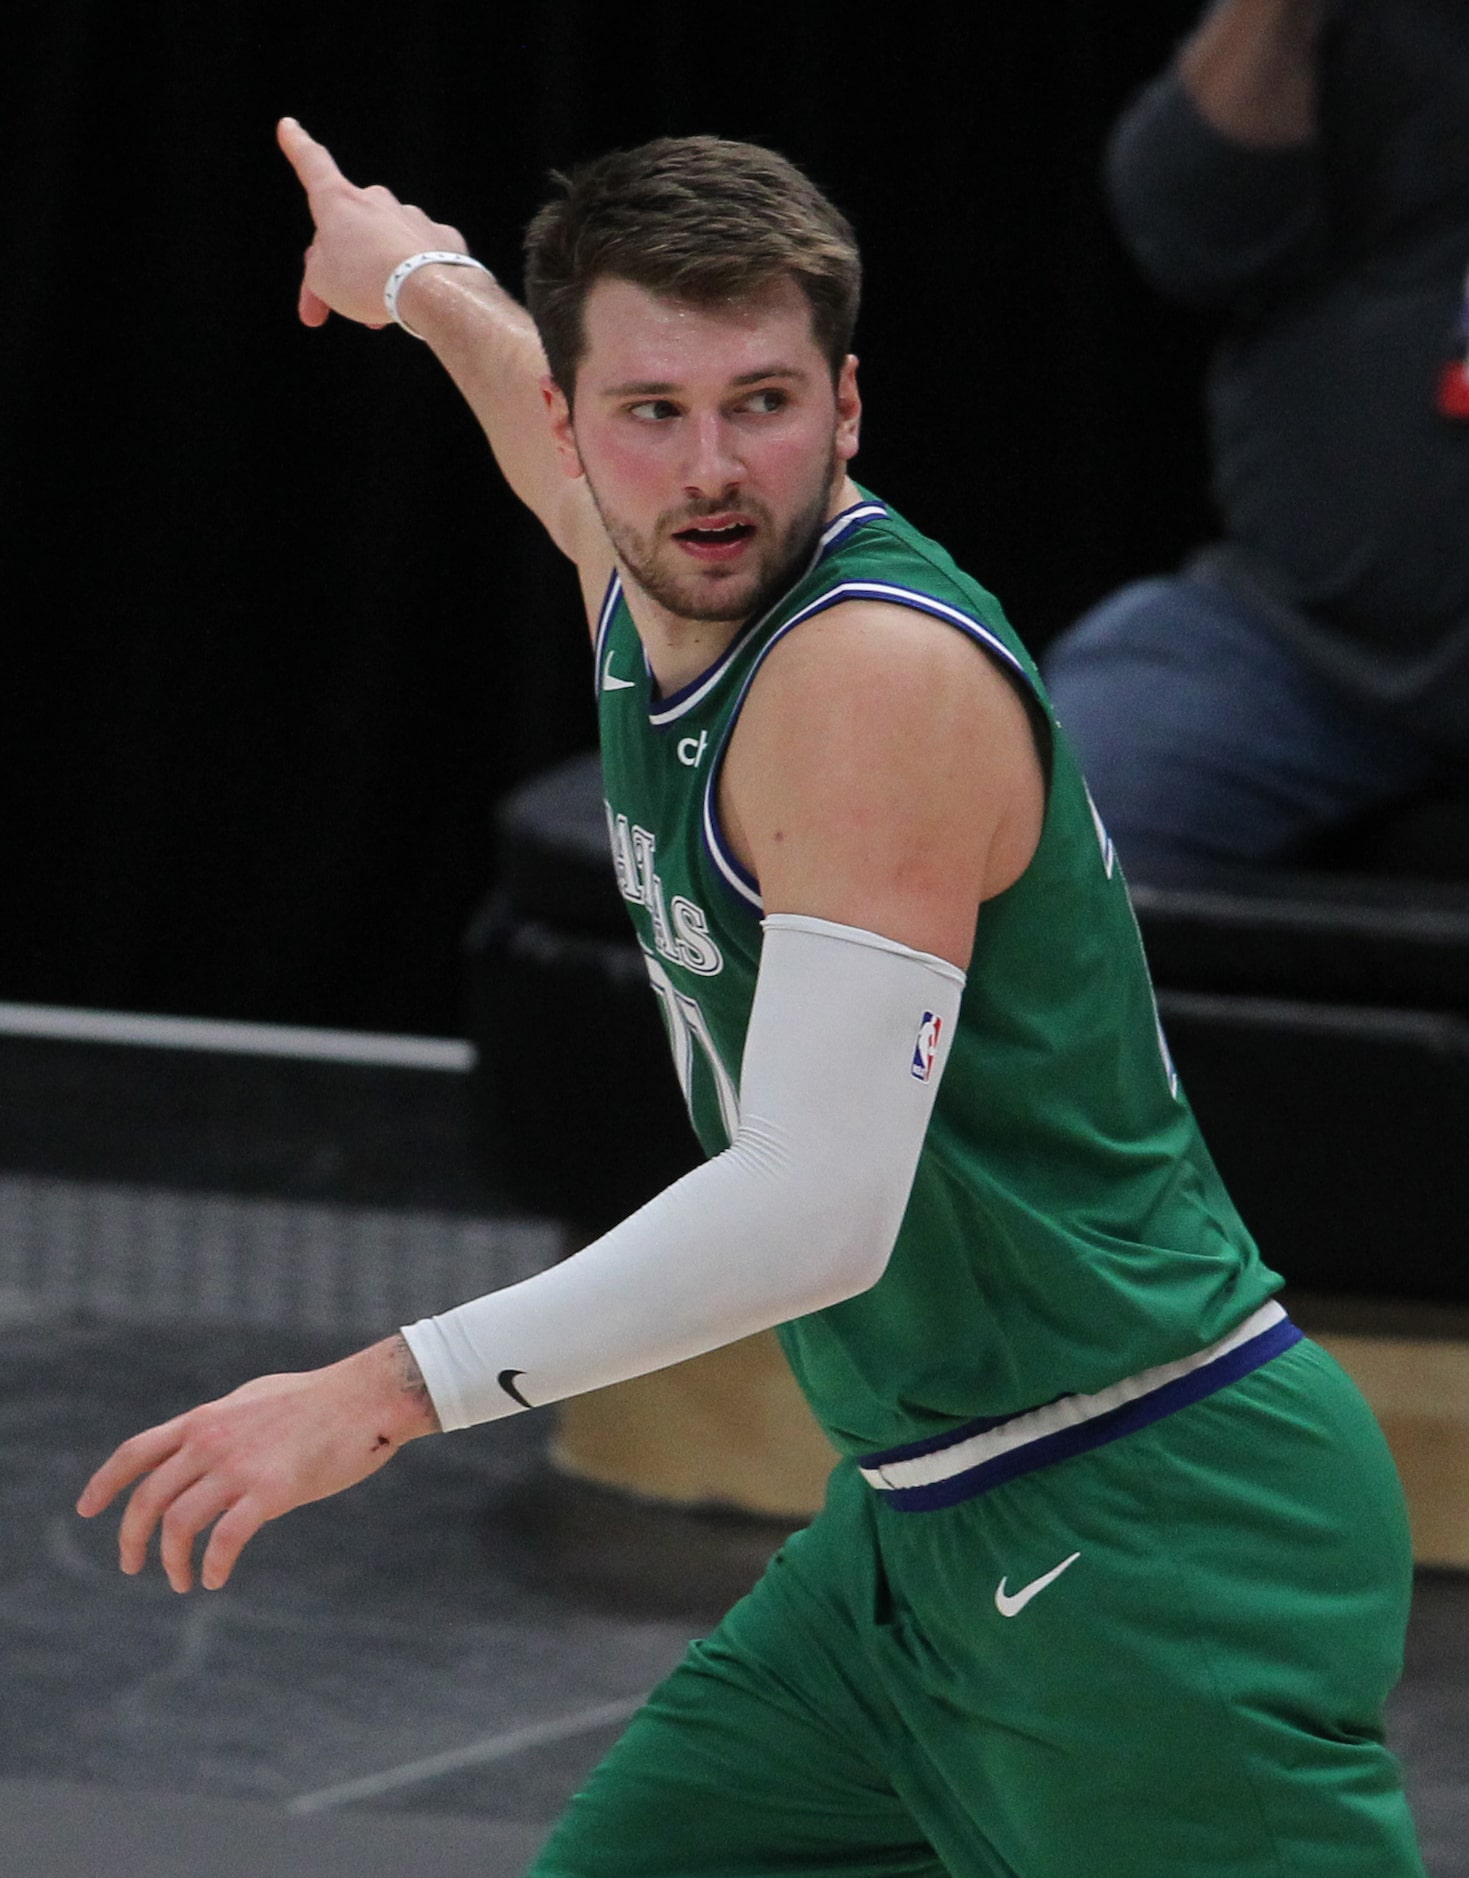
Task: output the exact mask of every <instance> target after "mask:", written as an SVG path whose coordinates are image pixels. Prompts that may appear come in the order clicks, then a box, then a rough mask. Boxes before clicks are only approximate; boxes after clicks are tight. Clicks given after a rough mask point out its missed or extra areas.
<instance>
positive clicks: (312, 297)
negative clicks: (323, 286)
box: [296, 253, 332, 326]
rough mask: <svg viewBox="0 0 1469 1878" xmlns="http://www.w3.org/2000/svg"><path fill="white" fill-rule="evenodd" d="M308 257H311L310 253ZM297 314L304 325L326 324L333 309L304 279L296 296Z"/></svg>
mask: <svg viewBox="0 0 1469 1878" xmlns="http://www.w3.org/2000/svg"><path fill="white" fill-rule="evenodd" d="M307 259H308V260H309V259H310V255H309V253H308V256H307ZM296 314H297V317H298V318H299V319H300V321H301V324H302V325H303V326H325V325H326V323H327V321H328V320H329V319H330V318H331V314H332V310H331V308H330V307H329V306H328V305H327V303H326V301H325V300H323V299H322V297H321V295H320V294H317V293H313V292H312V291H311V289H310V288H309V287H308V286H307V285H306V282H305V281H304V280H303V281H302V282H301V291H300V293H298V294H297V296H296Z"/></svg>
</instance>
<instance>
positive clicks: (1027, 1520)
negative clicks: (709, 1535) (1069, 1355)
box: [535, 1342, 1423, 1878]
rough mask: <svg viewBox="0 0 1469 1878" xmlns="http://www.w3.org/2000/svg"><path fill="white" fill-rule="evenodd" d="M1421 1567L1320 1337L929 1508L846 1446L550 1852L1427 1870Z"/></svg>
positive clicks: (716, 1863)
mask: <svg viewBox="0 0 1469 1878" xmlns="http://www.w3.org/2000/svg"><path fill="white" fill-rule="evenodd" d="M1411 1578H1412V1560H1411V1550H1410V1546H1409V1541H1408V1531H1407V1521H1406V1516H1405V1513H1404V1508H1403V1502H1402V1494H1401V1490H1400V1488H1399V1485H1398V1481H1397V1477H1396V1474H1395V1472H1394V1470H1393V1465H1392V1461H1391V1457H1390V1456H1389V1454H1388V1452H1387V1447H1386V1444H1385V1443H1384V1441H1383V1439H1382V1436H1381V1433H1380V1431H1379V1430H1378V1428H1377V1425H1376V1423H1375V1422H1374V1420H1373V1419H1372V1416H1371V1414H1370V1412H1369V1410H1368V1409H1367V1407H1366V1404H1365V1403H1364V1402H1363V1401H1362V1399H1361V1397H1360V1396H1359V1395H1358V1393H1357V1391H1356V1390H1355V1388H1354V1387H1353V1386H1352V1384H1351V1382H1350V1381H1349V1380H1348V1379H1347V1378H1346V1376H1345V1375H1343V1373H1342V1372H1341V1370H1339V1369H1338V1368H1337V1366H1336V1365H1335V1363H1334V1362H1333V1361H1332V1360H1331V1358H1330V1357H1328V1356H1327V1355H1326V1354H1325V1352H1324V1351H1322V1350H1320V1349H1319V1348H1317V1347H1316V1346H1315V1345H1313V1344H1311V1343H1309V1342H1303V1343H1298V1344H1296V1345H1295V1346H1294V1348H1292V1349H1290V1350H1288V1351H1286V1352H1285V1353H1284V1354H1282V1355H1280V1356H1277V1357H1275V1358H1273V1359H1272V1360H1271V1361H1269V1362H1268V1363H1266V1364H1265V1365H1264V1366H1263V1367H1262V1368H1260V1369H1258V1370H1256V1371H1254V1373H1253V1374H1251V1375H1249V1376H1246V1377H1245V1378H1244V1379H1243V1380H1241V1381H1239V1382H1236V1383H1233V1384H1231V1385H1230V1386H1229V1387H1228V1388H1225V1389H1222V1390H1221V1391H1220V1392H1219V1393H1218V1394H1215V1395H1212V1396H1210V1397H1208V1398H1207V1399H1206V1400H1204V1401H1201V1402H1196V1403H1194V1404H1192V1405H1191V1406H1188V1407H1185V1408H1182V1409H1180V1410H1178V1411H1177V1412H1176V1413H1174V1414H1171V1415H1169V1416H1167V1417H1166V1418H1165V1419H1163V1420H1161V1421H1158V1422H1156V1423H1154V1424H1153V1425H1152V1426H1150V1427H1147V1428H1144V1429H1141V1430H1139V1431H1138V1432H1135V1433H1133V1434H1130V1435H1127V1436H1126V1437H1125V1438H1123V1439H1120V1440H1116V1441H1113V1442H1112V1443H1110V1444H1109V1445H1106V1446H1103V1447H1099V1448H1096V1449H1095V1450H1093V1451H1092V1452H1090V1453H1085V1454H1080V1455H1077V1456H1074V1457H1073V1458H1070V1459H1067V1460H1064V1461H1061V1462H1058V1463H1056V1464H1055V1465H1052V1466H1047V1467H1043V1468H1040V1469H1039V1470H1037V1471H1035V1472H1032V1473H1028V1474H1025V1475H1023V1476H1022V1477H1020V1478H1018V1479H1013V1480H1010V1481H1007V1482H1006V1483H1004V1484H1002V1485H1000V1486H997V1487H993V1488H992V1489H991V1490H989V1491H988V1492H984V1493H981V1494H979V1495H978V1496H976V1497H974V1498H971V1499H967V1500H964V1501H962V1502H960V1503H959V1504H957V1505H953V1506H947V1507H943V1508H941V1509H939V1510H936V1511H927V1512H905V1511H900V1510H898V1509H897V1508H895V1507H894V1506H892V1505H890V1504H886V1503H885V1502H884V1498H883V1496H882V1495H881V1494H880V1493H878V1492H877V1491H875V1490H874V1489H873V1488H871V1487H869V1486H868V1485H866V1484H865V1483H864V1482H863V1480H862V1479H861V1477H860V1476H859V1475H858V1473H857V1471H856V1469H855V1467H854V1466H853V1465H852V1464H851V1463H850V1462H843V1463H841V1464H839V1465H838V1467H837V1469H836V1471H835V1473H834V1475H833V1477H832V1483H831V1489H830V1493H829V1496H828V1500H827V1504H826V1507H825V1509H824V1510H823V1511H822V1513H821V1514H820V1515H819V1516H818V1518H817V1519H816V1520H815V1521H814V1523H813V1524H812V1525H811V1527H810V1528H809V1529H808V1530H807V1531H805V1532H803V1533H800V1534H798V1535H797V1536H796V1537H795V1538H794V1539H793V1540H792V1541H791V1542H790V1543H789V1544H788V1545H787V1546H786V1547H785V1548H784V1549H783V1550H782V1551H781V1552H780V1553H779V1554H778V1556H777V1557H776V1558H775V1559H774V1560H773V1562H772V1563H771V1565H770V1568H769V1569H768V1571H767V1572H766V1574H765V1576H764V1577H763V1578H762V1579H761V1581H760V1583H759V1584H758V1585H757V1586H756V1588H755V1590H754V1591H753V1592H752V1593H751V1594H750V1596H749V1597H747V1598H745V1599H743V1600H742V1601H741V1602H740V1603H739V1604H738V1605H736V1606H735V1608H734V1610H733V1611H732V1612H731V1613H730V1614H729V1616H728V1617H727V1618H726V1619H725V1621H724V1622H723V1624H721V1625H720V1627H719V1629H718V1630H717V1631H716V1632H715V1633H714V1635H713V1636H712V1637H710V1638H709V1639H708V1640H707V1641H705V1642H702V1643H698V1644H695V1645H694V1646H693V1648H692V1649H691V1650H690V1652H689V1654H688V1656H687V1657H686V1658H685V1660H684V1662H683V1663H682V1664H681V1665H680V1666H679V1668H678V1669H676V1670H675V1671H674V1673H673V1674H672V1676H670V1677H669V1678H668V1680H667V1681H666V1682H664V1683H663V1684H662V1686H661V1687H660V1688H659V1689H658V1690H657V1691H656V1692H655V1693H654V1695H653V1696H652V1698H651V1699H650V1700H649V1702H648V1704H647V1706H646V1707H645V1708H644V1709H643V1710H642V1711H641V1712H640V1714H639V1715H638V1716H637V1718H636V1719H635V1720H634V1721H633V1723H632V1725H631V1727H630V1728H629V1730H628V1732H627V1733H626V1734H625V1735H624V1736H623V1738H622V1740H621V1741H620V1742H619V1743H618V1744H617V1746H616V1747H615V1748H614V1749H613V1751H612V1753H611V1754H610V1755H609V1756H608V1758H607V1759H606V1760H605V1761H604V1762H603V1764H602V1765H601V1767H600V1768H599V1769H598V1770H597V1771H596V1772H595V1773H594V1774H593V1776H592V1778H591V1780H590V1781H589V1783H588V1785H587V1787H586V1788H585V1790H584V1791H583V1792H582V1793H580V1794H579V1795H578V1796H577V1797H576V1799H575V1800H574V1801H573V1802H572V1804H571V1807H570V1809H569V1810H568V1812H567V1814H566V1816H565V1818H564V1819H563V1821H562V1823H561V1825H560V1826H559V1827H558V1828H557V1830H556V1832H555V1833H554V1834H553V1836H552V1838H551V1840H550V1843H549V1844H548V1846H547V1847H546V1849H545V1851H544V1853H543V1854H542V1856H541V1858H540V1860H539V1861H538V1863H537V1865H536V1867H535V1874H536V1878H560V1875H562V1874H565V1875H566V1878H571V1875H572V1874H575V1878H596V1875H601V1874H607V1875H609V1878H610V1874H613V1873H617V1874H632V1873H638V1874H646V1875H647V1878H655V1875H656V1878H663V1875H665V1874H666V1878H674V1874H678V1875H679V1878H692V1875H694V1874H708V1875H709V1878H715V1875H716V1874H718V1875H721V1878H722V1875H724V1874H728V1878H754V1875H755V1874H765V1873H796V1872H808V1871H811V1870H814V1869H817V1868H823V1869H828V1870H831V1871H840V1872H843V1873H852V1874H867V1873H871V1874H874V1875H876V1874H884V1875H889V1874H897V1873H924V1874H932V1875H933V1878H939V1875H940V1874H943V1873H948V1874H951V1875H952V1878H1193V1875H1194V1874H1197V1875H1198V1878H1204V1874H1207V1875H1208V1878H1263V1875H1264V1874H1272V1878H1328V1874H1329V1878H1423V1866H1422V1863H1421V1860H1420V1858H1419V1855H1418V1851H1417V1846H1416V1840H1415V1835H1414V1831H1413V1826H1412V1822H1411V1819H1410V1817H1409V1814H1408V1810H1407V1806H1406V1803H1405V1801H1404V1798H1403V1793H1402V1785H1401V1780H1400V1776H1399V1772H1398V1768H1397V1765H1396V1763H1395V1761H1394V1760H1393V1758H1392V1757H1391V1755H1390V1754H1389V1753H1388V1752H1387V1750H1386V1749H1385V1748H1384V1746H1383V1741H1382V1705H1383V1702H1384V1699H1385V1697H1386V1696H1387V1693H1388V1691H1389V1689H1390V1688H1391V1687H1392V1685H1393V1683H1394V1682H1395V1680H1396V1679H1397V1676H1398V1674H1399V1671H1400V1669H1401V1664H1402V1646H1403V1633H1404V1628H1405V1625H1406V1620H1407V1611H1408V1600H1409V1594H1410V1588H1411Z"/></svg>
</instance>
